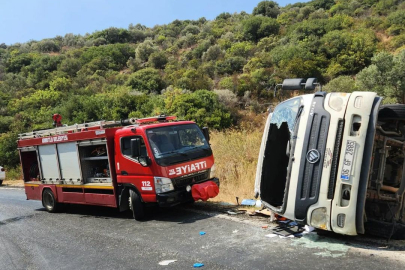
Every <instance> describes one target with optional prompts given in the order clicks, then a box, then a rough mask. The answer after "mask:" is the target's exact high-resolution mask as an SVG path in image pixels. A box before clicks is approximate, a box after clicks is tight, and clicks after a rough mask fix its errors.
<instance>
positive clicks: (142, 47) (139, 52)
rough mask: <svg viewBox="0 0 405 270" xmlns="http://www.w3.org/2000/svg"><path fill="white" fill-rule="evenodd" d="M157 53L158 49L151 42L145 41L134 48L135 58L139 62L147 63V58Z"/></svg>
mask: <svg viewBox="0 0 405 270" xmlns="http://www.w3.org/2000/svg"><path fill="white" fill-rule="evenodd" d="M157 51H158V48H157V47H156V46H155V45H154V44H153V42H152V41H151V40H145V41H144V42H143V43H141V44H139V45H138V47H137V48H136V50H135V57H136V59H138V60H140V61H141V62H148V59H149V56H150V55H151V54H152V53H154V52H157Z"/></svg>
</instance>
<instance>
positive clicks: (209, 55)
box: [202, 45, 225, 61]
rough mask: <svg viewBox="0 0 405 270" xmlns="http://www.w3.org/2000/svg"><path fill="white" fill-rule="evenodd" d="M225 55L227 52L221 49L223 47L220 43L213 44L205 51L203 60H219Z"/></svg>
mask: <svg viewBox="0 0 405 270" xmlns="http://www.w3.org/2000/svg"><path fill="white" fill-rule="evenodd" d="M224 55H225V52H224V51H222V50H221V47H219V46H218V45H213V46H211V47H209V48H208V50H207V51H206V52H204V53H203V55H202V60H203V61H212V60H218V59H220V58H222V57H223V56H224Z"/></svg>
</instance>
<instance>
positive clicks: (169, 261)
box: [159, 260, 177, 265]
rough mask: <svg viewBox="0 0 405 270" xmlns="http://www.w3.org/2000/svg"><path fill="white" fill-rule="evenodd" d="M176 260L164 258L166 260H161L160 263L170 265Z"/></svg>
mask: <svg viewBox="0 0 405 270" xmlns="http://www.w3.org/2000/svg"><path fill="white" fill-rule="evenodd" d="M174 262H177V260H164V261H161V262H159V265H169V264H171V263H174Z"/></svg>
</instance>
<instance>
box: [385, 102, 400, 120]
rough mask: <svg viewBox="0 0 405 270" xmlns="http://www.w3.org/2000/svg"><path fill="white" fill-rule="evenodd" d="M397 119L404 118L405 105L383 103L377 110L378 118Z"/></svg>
mask: <svg viewBox="0 0 405 270" xmlns="http://www.w3.org/2000/svg"><path fill="white" fill-rule="evenodd" d="M390 119H392V120H399V119H405V105H404V104H394V105H383V106H381V107H380V111H379V112H378V120H390Z"/></svg>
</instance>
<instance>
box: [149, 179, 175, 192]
mask: <svg viewBox="0 0 405 270" xmlns="http://www.w3.org/2000/svg"><path fill="white" fill-rule="evenodd" d="M154 179H155V191H156V194H160V193H165V192H168V191H172V190H174V186H173V183H172V180H171V179H170V178H166V177H158V176H155V177H154Z"/></svg>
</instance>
